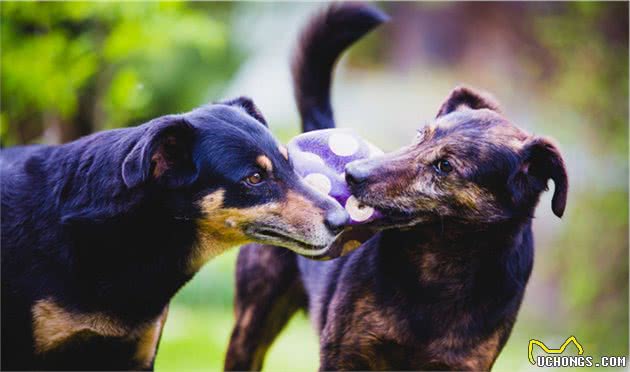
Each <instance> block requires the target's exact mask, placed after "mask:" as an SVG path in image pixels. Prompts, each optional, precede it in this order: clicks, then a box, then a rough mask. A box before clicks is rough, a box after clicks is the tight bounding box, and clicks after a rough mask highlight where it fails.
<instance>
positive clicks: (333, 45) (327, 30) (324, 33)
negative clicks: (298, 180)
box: [291, 2, 389, 132]
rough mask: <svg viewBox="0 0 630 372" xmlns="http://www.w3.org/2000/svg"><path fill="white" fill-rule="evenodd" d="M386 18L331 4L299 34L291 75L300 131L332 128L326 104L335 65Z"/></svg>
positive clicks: (355, 5) (375, 10)
mask: <svg viewBox="0 0 630 372" xmlns="http://www.w3.org/2000/svg"><path fill="white" fill-rule="evenodd" d="M388 18H389V17H388V16H387V15H386V14H385V13H383V12H382V11H381V10H379V9H378V8H375V7H373V6H370V5H367V4H362V3H351V2H349V3H334V4H332V5H330V6H328V7H327V8H326V9H325V10H324V11H322V12H321V13H319V14H317V15H316V16H314V17H313V18H312V19H311V21H310V22H309V23H308V25H307V26H306V27H305V28H304V29H303V30H302V32H301V34H300V39H299V43H298V45H297V48H296V51H295V53H294V56H293V61H292V65H291V72H292V74H293V89H294V94H295V100H296V101H297V105H298V110H299V112H300V117H301V119H302V130H303V131H305V132H307V131H310V130H315V129H324V128H333V127H334V126H335V121H334V117H333V111H332V106H331V103H330V85H331V82H332V72H333V68H334V67H335V62H336V61H337V59H338V58H339V56H340V55H341V53H343V51H344V50H345V49H346V48H348V47H349V46H350V45H352V44H353V43H354V42H355V41H357V40H359V39H360V38H361V37H362V36H364V35H365V34H367V33H368V32H369V31H371V30H372V29H374V28H375V27H376V26H378V25H380V24H381V23H383V22H385V21H386V20H388Z"/></svg>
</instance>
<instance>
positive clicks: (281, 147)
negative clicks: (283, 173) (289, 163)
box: [278, 145, 289, 160]
mask: <svg viewBox="0 0 630 372" xmlns="http://www.w3.org/2000/svg"><path fill="white" fill-rule="evenodd" d="M278 150H279V151H280V153H281V154H282V156H284V158H285V159H287V160H289V152H288V151H287V148H286V147H284V146H282V145H279V146H278Z"/></svg>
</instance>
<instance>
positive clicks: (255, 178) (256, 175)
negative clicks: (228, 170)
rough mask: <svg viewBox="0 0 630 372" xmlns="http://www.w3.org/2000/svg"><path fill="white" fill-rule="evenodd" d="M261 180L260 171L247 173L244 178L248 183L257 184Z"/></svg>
mask: <svg viewBox="0 0 630 372" xmlns="http://www.w3.org/2000/svg"><path fill="white" fill-rule="evenodd" d="M262 180H263V177H262V175H261V174H260V173H258V172H256V173H253V174H251V175H249V176H248V177H247V178H246V179H245V181H246V182H247V183H249V184H250V185H258V184H259V183H261V182H262Z"/></svg>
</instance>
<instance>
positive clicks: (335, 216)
mask: <svg viewBox="0 0 630 372" xmlns="http://www.w3.org/2000/svg"><path fill="white" fill-rule="evenodd" d="M349 220H350V215H349V214H348V212H346V211H345V209H335V210H334V211H332V212H328V214H326V218H324V224H326V227H328V229H329V230H330V231H331V232H332V233H333V234H335V235H336V234H338V233H340V232H341V230H343V228H344V227H345V226H346V224H347V223H348V221H349Z"/></svg>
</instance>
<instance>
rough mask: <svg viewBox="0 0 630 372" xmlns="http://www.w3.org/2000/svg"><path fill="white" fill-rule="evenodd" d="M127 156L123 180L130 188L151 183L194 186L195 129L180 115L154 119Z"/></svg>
mask: <svg viewBox="0 0 630 372" xmlns="http://www.w3.org/2000/svg"><path fill="white" fill-rule="evenodd" d="M146 125H147V129H146V131H145V132H144V133H143V134H142V136H141V137H140V139H139V140H138V142H137V143H136V144H135V146H134V147H133V148H132V149H131V151H130V152H129V154H128V155H127V156H126V157H125V160H124V161H123V164H122V177H123V180H124V182H125V185H127V187H128V188H133V187H136V186H138V185H141V184H144V183H146V182H149V181H154V182H156V183H158V184H161V185H164V186H166V187H169V188H175V187H179V186H184V185H187V184H190V183H192V182H193V181H194V180H195V179H196V177H197V169H196V166H195V163H194V161H193V157H192V148H193V143H194V136H195V130H194V128H193V127H192V126H191V125H190V124H189V123H188V122H187V121H186V120H185V119H184V118H183V117H181V116H178V115H169V116H163V117H160V118H157V119H154V120H152V121H151V122H149V123H148V124H146Z"/></svg>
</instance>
